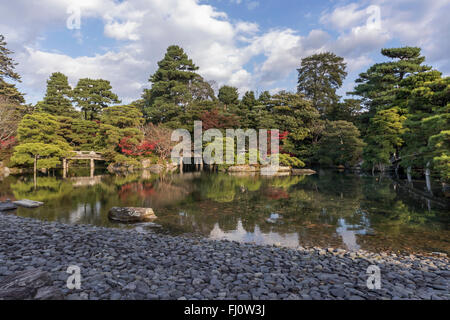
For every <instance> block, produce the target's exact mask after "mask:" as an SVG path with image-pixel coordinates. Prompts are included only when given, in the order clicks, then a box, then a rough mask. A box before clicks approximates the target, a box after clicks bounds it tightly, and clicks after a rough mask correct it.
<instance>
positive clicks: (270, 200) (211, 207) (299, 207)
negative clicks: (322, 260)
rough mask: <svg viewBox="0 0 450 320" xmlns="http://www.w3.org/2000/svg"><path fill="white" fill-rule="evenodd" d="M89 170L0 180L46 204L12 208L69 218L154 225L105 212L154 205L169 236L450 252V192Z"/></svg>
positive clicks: (317, 178)
mask: <svg viewBox="0 0 450 320" xmlns="http://www.w3.org/2000/svg"><path fill="white" fill-rule="evenodd" d="M85 173H87V175H89V173H88V170H87V172H79V171H78V172H75V173H72V177H71V178H68V179H62V178H60V177H53V176H39V177H38V179H37V181H36V182H35V181H34V180H33V177H30V176H9V177H7V178H4V179H3V180H1V181H0V200H6V199H11V200H14V199H31V200H36V201H43V202H45V205H44V206H43V207H40V208H37V209H24V208H19V209H18V210H17V211H16V212H12V213H11V214H17V215H19V216H24V217H33V218H37V219H43V220H51V221H60V222H63V223H69V224H92V225H97V226H106V227H120V228H137V230H138V231H140V232H145V231H146V229H150V228H152V230H155V229H153V227H154V226H151V225H148V224H141V225H139V226H136V225H134V226H130V225H121V224H115V223H112V222H110V221H109V220H108V217H107V213H108V211H109V209H110V208H111V207H114V206H121V207H151V208H153V209H154V211H155V213H156V215H157V216H158V219H157V221H155V222H156V223H157V224H158V225H160V226H162V228H161V229H160V230H163V232H169V233H171V234H201V235H204V236H206V237H209V238H211V239H228V240H234V241H240V242H254V243H258V244H270V245H272V244H276V245H282V246H287V247H297V246H299V245H302V246H323V247H335V248H337V247H339V248H345V249H350V250H358V249H365V250H370V251H376V252H378V251H381V250H386V251H400V252H411V253H412V252H422V253H429V252H434V251H438V252H446V253H450V213H449V207H448V205H449V200H448V198H447V199H446V198H445V197H438V198H432V197H428V198H426V197H423V196H419V195H417V193H415V192H413V189H411V188H410V187H407V186H406V185H404V184H403V183H397V182H395V181H394V180H392V179H390V178H387V177H378V178H374V177H369V176H359V175H355V174H348V173H339V172H332V171H320V173H319V174H318V175H313V176H286V177H270V178H269V177H259V176H231V175H227V174H220V173H200V172H193V173H185V174H183V175H172V176H167V177H164V178H160V177H158V176H155V175H151V174H150V173H148V172H140V173H135V174H129V175H124V176H117V175H108V174H101V173H99V174H98V175H97V176H95V177H93V178H90V177H82V175H83V174H85ZM96 174H97V173H96ZM416 187H417V188H418V189H420V188H422V189H423V186H422V185H420V184H418V183H416ZM422 191H423V190H422ZM159 232H161V231H159Z"/></svg>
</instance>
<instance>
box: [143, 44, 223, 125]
mask: <svg viewBox="0 0 450 320" xmlns="http://www.w3.org/2000/svg"><path fill="white" fill-rule="evenodd" d="M158 67H159V68H158V70H156V72H155V73H154V74H153V75H152V76H151V77H150V82H151V83H152V88H151V89H148V90H145V91H144V94H143V100H144V107H143V113H144V115H145V117H146V119H147V121H149V122H152V123H154V124H158V123H165V124H166V125H167V126H168V127H171V128H180V126H181V125H182V124H183V122H182V121H180V119H179V117H181V116H183V115H184V114H185V113H186V111H187V108H189V106H190V105H192V104H194V103H196V102H199V101H212V100H215V97H214V91H213V90H212V88H211V86H210V85H209V84H208V83H207V82H205V81H204V80H203V78H202V77H201V76H200V75H199V74H197V73H196V71H197V70H198V67H197V66H196V65H195V64H194V63H193V62H192V60H191V59H189V57H188V56H187V54H186V53H185V52H184V50H183V49H182V48H180V47H178V46H170V47H169V48H168V49H167V52H166V55H165V57H164V59H163V60H161V61H160V62H158Z"/></svg>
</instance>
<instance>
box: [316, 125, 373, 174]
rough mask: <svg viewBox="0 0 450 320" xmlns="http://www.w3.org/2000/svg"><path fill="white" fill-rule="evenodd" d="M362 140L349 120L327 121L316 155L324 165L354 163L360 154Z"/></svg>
mask: <svg viewBox="0 0 450 320" xmlns="http://www.w3.org/2000/svg"><path fill="white" fill-rule="evenodd" d="M363 147H364V142H363V141H362V139H361V138H360V132H359V130H358V128H356V127H355V125H353V124H352V123H351V122H347V121H342V120H339V121H327V123H326V128H325V131H324V133H323V135H322V138H321V140H320V142H319V150H318V155H319V159H320V163H321V164H324V165H335V166H338V165H344V166H353V165H355V164H356V163H357V162H358V161H359V160H360V159H361V156H362V152H363Z"/></svg>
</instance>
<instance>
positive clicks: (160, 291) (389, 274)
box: [0, 213, 450, 300]
mask: <svg viewBox="0 0 450 320" xmlns="http://www.w3.org/2000/svg"><path fill="white" fill-rule="evenodd" d="M73 265H76V266H79V267H80V269H81V289H80V290H69V289H68V288H67V285H66V282H67V279H68V277H69V276H70V275H69V274H68V273H67V272H66V271H67V268H68V267H69V266H73ZM371 265H375V266H377V267H379V268H380V270H381V289H378V290H370V289H368V288H367V279H368V277H369V276H370V275H369V274H367V269H368V267H369V266H371ZM449 267H450V264H449V261H448V258H447V257H445V256H421V255H408V256H396V255H393V254H384V253H381V254H378V253H369V252H365V251H357V252H349V251H345V250H341V249H329V248H328V249H323V248H301V247H300V248H298V249H297V250H294V249H287V248H280V247H269V246H257V245H253V244H239V243H235V242H228V241H212V240H207V239H201V238H184V237H172V236H166V235H160V234H154V233H138V232H136V231H134V230H120V229H108V228H100V227H93V226H87V225H73V226H72V225H64V224H60V223H53V222H42V221H38V220H34V219H27V218H21V217H17V216H14V215H9V214H2V213H0V282H1V281H2V279H5V277H6V276H10V275H12V274H15V273H17V272H20V271H24V270H28V269H39V270H42V271H46V272H48V273H49V275H50V277H51V281H52V285H53V286H54V287H56V288H60V290H61V291H62V293H63V296H64V298H65V299H92V300H97V299H101V300H110V299H112V300H117V299H126V300H128V299H151V300H154V299H165V300H166V299H179V300H185V299H188V300H195V299H200V300H204V299H216V300H219V299H233V300H234V299H239V300H250V299H254V300H260V299H262V300H267V299H281V300H285V299H295V300H296V299H308V300H309V299H313V300H316V299H358V300H360V299H389V300H390V299H433V300H434V299H438V300H442V299H445V300H447V299H450V290H449V282H450V268H449Z"/></svg>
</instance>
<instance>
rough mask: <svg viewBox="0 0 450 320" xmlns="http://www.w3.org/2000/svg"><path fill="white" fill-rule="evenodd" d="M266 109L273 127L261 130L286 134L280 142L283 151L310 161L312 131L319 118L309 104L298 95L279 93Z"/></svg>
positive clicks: (272, 98) (273, 97) (317, 113)
mask: <svg viewBox="0 0 450 320" xmlns="http://www.w3.org/2000/svg"><path fill="white" fill-rule="evenodd" d="M267 109H268V110H269V111H270V113H271V114H270V115H269V117H268V118H269V119H270V118H273V120H274V122H275V126H274V127H263V128H264V129H278V130H279V131H280V133H284V132H288V136H287V139H285V140H283V142H282V146H281V147H282V149H283V151H284V152H288V153H291V154H293V155H295V156H298V157H299V158H302V159H306V160H310V159H309V158H310V157H311V155H312V154H311V149H310V144H311V143H312V140H313V135H312V131H313V127H314V124H315V122H317V121H318V120H319V117H320V115H319V112H318V111H317V110H316V109H315V108H314V107H313V106H312V104H311V102H310V101H308V100H306V99H305V98H304V97H303V96H302V95H300V94H293V93H289V92H285V91H281V92H279V93H278V94H276V95H273V96H272V97H271V100H270V102H269V104H268V106H267ZM267 120H268V119H265V121H267Z"/></svg>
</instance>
